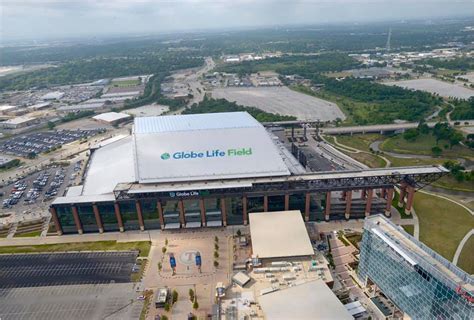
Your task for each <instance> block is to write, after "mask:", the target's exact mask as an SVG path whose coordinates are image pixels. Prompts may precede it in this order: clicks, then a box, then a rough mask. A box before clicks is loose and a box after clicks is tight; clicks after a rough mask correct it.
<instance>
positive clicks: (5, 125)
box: [0, 116, 40, 130]
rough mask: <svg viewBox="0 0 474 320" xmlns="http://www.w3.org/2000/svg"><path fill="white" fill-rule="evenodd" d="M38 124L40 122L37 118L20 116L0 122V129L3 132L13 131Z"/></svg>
mask: <svg viewBox="0 0 474 320" xmlns="http://www.w3.org/2000/svg"><path fill="white" fill-rule="evenodd" d="M39 122H40V121H39V119H37V118H33V117H26V116H22V117H16V118H12V119H8V120H6V121H3V122H0V128H1V129H5V130H15V129H20V128H25V127H28V126H31V125H33V124H37V123H39Z"/></svg>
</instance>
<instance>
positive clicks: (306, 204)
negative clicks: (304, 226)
mask: <svg viewBox="0 0 474 320" xmlns="http://www.w3.org/2000/svg"><path fill="white" fill-rule="evenodd" d="M310 208H311V194H310V193H306V197H305V202H304V221H306V222H308V221H309V209H310Z"/></svg>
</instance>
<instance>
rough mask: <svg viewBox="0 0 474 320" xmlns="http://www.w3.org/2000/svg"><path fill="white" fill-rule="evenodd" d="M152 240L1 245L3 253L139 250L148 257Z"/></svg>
mask: <svg viewBox="0 0 474 320" xmlns="http://www.w3.org/2000/svg"><path fill="white" fill-rule="evenodd" d="M150 247H151V242H150V241H135V242H117V241H96V242H72V243H56V244H39V245H26V246H22V245H20V246H4V247H2V246H0V254H2V253H39V252H67V251H127V250H138V251H139V257H147V256H148V254H149V252H150Z"/></svg>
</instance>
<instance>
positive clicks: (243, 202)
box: [242, 196, 249, 225]
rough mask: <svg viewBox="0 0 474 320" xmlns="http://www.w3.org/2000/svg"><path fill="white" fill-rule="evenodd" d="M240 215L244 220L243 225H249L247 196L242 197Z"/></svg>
mask: <svg viewBox="0 0 474 320" xmlns="http://www.w3.org/2000/svg"><path fill="white" fill-rule="evenodd" d="M242 215H243V218H244V225H247V224H248V223H249V216H248V214H247V196H243V197H242Z"/></svg>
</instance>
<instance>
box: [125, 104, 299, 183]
mask: <svg viewBox="0 0 474 320" xmlns="http://www.w3.org/2000/svg"><path fill="white" fill-rule="evenodd" d="M134 152H135V154H134V157H135V163H136V168H135V173H136V177H137V179H138V181H139V182H140V183H154V182H169V181H191V180H213V179H214V180H216V179H225V178H244V177H260V176H285V175H289V174H290V172H289V171H288V168H287V166H286V165H285V163H284V162H283V159H282V157H281V155H280V154H279V152H278V149H277V147H276V146H275V145H274V143H273V142H272V140H271V139H270V137H269V135H268V133H267V132H266V131H265V129H264V127H263V126H262V125H261V124H260V123H258V122H257V120H255V119H254V118H252V117H251V116H250V115H249V114H248V113H246V112H236V113H218V114H199V115H185V116H164V117H144V118H135V129H134Z"/></svg>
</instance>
